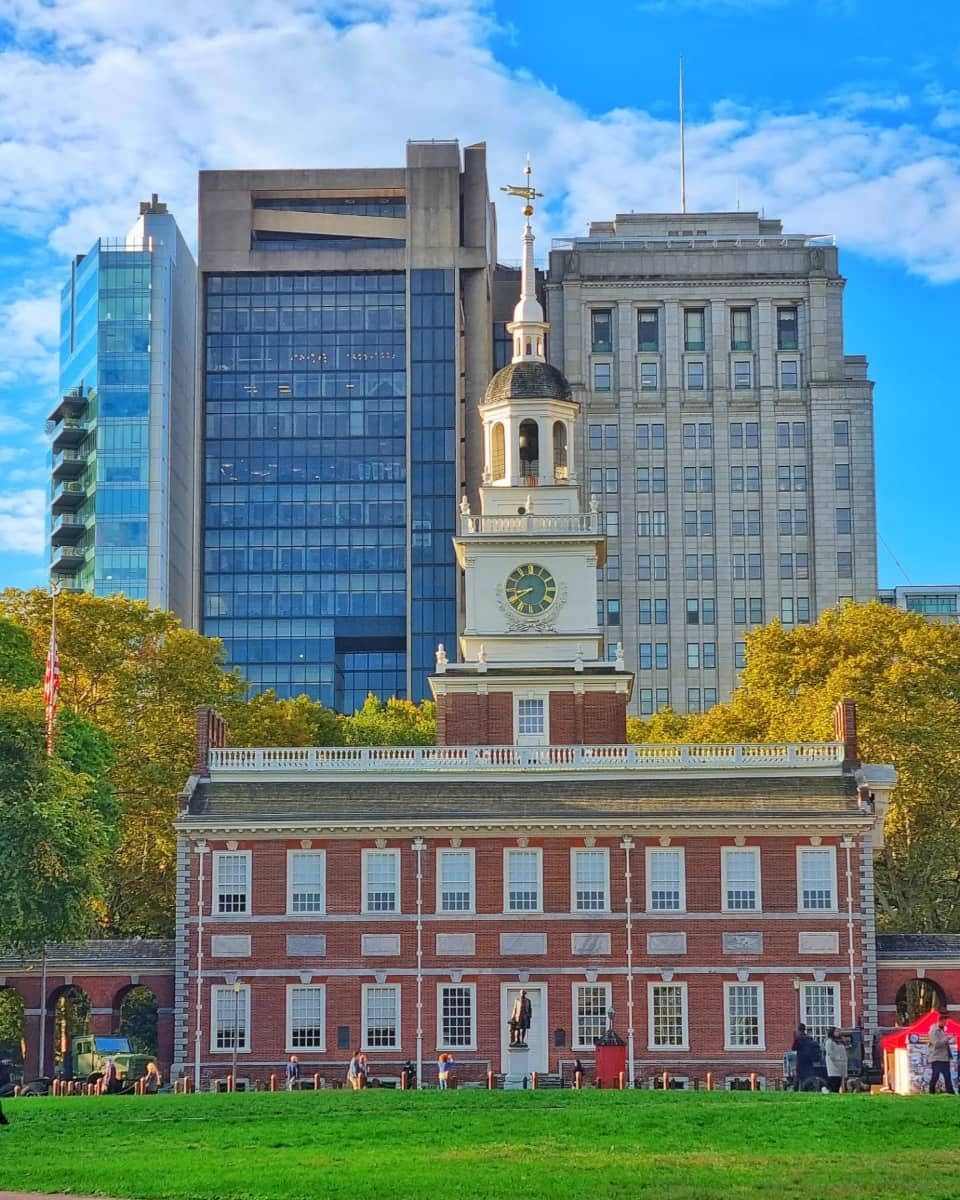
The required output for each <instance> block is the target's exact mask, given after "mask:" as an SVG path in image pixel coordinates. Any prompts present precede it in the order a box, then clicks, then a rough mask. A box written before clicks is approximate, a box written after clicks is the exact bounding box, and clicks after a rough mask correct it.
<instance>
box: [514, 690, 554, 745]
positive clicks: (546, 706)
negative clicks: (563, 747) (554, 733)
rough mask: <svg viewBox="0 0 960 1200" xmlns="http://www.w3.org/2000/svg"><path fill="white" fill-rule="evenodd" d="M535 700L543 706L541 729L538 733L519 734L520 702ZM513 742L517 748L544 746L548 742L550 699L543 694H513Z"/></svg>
mask: <svg viewBox="0 0 960 1200" xmlns="http://www.w3.org/2000/svg"><path fill="white" fill-rule="evenodd" d="M521 700H528V701H529V700H536V701H538V702H539V703H540V704H542V705H543V729H542V730H541V732H540V733H521V732H520V701H521ZM513 730H514V734H513V740H514V741H515V742H516V744H517V745H518V746H546V745H548V744H549V742H550V697H549V696H548V695H547V694H546V693H544V692H515V693H514V696H513Z"/></svg>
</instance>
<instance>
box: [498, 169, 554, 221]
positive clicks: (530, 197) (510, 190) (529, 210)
mask: <svg viewBox="0 0 960 1200" xmlns="http://www.w3.org/2000/svg"><path fill="white" fill-rule="evenodd" d="M523 173H524V175H526V177H527V184H526V187H514V186H513V184H509V185H508V186H507V187H502V188H501V189H500V191H501V192H506V193H507V195H508V196H519V198H520V199H521V200H526V204H525V205H524V206H523V215H524V216H525V217H532V216H533V202H534V200H542V199H543V192H538V191H536V190H535V189H534V187H533V186H532V184H531V183H530V176H531V175H532V174H533V167H531V166H530V155H529V154H528V155H527V165H526V166H525V167H524V168H523Z"/></svg>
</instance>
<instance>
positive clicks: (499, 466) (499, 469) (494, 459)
mask: <svg viewBox="0 0 960 1200" xmlns="http://www.w3.org/2000/svg"><path fill="white" fill-rule="evenodd" d="M506 473H507V446H506V438H505V436H504V432H503V426H502V425H501V424H500V423H499V422H497V424H496V425H494V427H493V431H492V432H491V434H490V477H491V479H503V478H504V476H505V475H506Z"/></svg>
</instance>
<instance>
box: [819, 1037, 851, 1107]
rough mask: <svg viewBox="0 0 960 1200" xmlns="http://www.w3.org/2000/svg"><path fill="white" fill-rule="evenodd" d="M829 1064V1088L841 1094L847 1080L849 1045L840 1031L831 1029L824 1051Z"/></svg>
mask: <svg viewBox="0 0 960 1200" xmlns="http://www.w3.org/2000/svg"><path fill="white" fill-rule="evenodd" d="M824 1057H825V1059H826V1064H827V1087H829V1089H830V1091H831V1092H839V1091H840V1089H841V1087H843V1085H844V1083H845V1082H846V1078H847V1043H846V1039H845V1038H844V1036H843V1034H842V1033H841V1032H840V1030H839V1029H831V1030H830V1036H829V1037H828V1038H827V1044H826V1048H825V1051H824Z"/></svg>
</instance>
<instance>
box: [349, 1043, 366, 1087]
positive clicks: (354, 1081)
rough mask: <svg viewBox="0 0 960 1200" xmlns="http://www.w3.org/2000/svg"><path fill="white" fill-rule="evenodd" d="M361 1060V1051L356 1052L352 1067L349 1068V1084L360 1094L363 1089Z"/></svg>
mask: <svg viewBox="0 0 960 1200" xmlns="http://www.w3.org/2000/svg"><path fill="white" fill-rule="evenodd" d="M360 1058H361V1055H360V1051H359V1050H354V1052H353V1057H352V1058H351V1059H350V1065H349V1066H348V1067H347V1083H348V1084H349V1085H350V1087H351V1088H352V1089H353V1090H354V1091H355V1092H359V1091H360V1089H361V1088H362V1087H363V1082H362V1078H361V1069H360Z"/></svg>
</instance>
